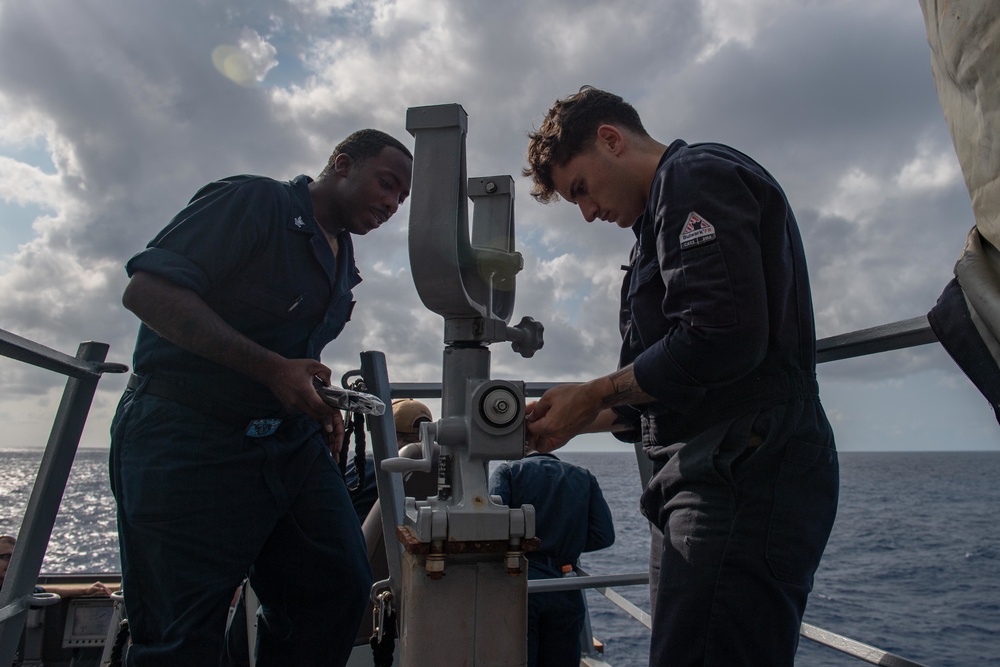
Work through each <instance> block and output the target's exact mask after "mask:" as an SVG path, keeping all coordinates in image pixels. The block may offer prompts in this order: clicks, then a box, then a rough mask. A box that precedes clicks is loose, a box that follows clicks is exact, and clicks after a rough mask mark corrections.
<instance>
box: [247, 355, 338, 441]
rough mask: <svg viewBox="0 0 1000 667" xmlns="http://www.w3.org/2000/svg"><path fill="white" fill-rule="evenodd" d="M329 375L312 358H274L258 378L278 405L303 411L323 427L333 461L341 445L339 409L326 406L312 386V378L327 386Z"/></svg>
mask: <svg viewBox="0 0 1000 667" xmlns="http://www.w3.org/2000/svg"><path fill="white" fill-rule="evenodd" d="M331 376H332V372H331V371H330V369H329V368H327V367H326V366H324V365H323V364H321V363H320V362H318V361H315V360H313V359H285V358H284V357H280V356H278V355H274V358H273V360H272V363H271V365H270V367H269V369H268V372H267V373H266V375H264V376H263V378H262V379H263V380H264V381H265V383H266V384H267V386H268V388H269V389H270V390H271V393H273V394H274V396H275V397H276V398H277V399H278V400H279V401H281V404H282V405H284V406H285V407H286V408H288V409H290V410H292V411H295V412H304V413H305V414H307V415H309V416H310V417H312V418H313V419H315V420H316V421H318V422H319V423H320V424H322V425H323V430H324V432H325V433H326V440H327V445H328V446H329V447H330V452H331V453H332V454H333V455H334V458H337V457H339V456H340V448H341V447H342V446H343V443H344V417H343V414H342V413H341V412H340V410H338V409H337V408H333V407H330V406H329V405H327V404H326V401H324V400H323V399H322V398H320V395H319V394H318V393H316V387H315V386H313V378H319V380H320V382H322V383H323V384H325V385H328V384H330V378H331Z"/></svg>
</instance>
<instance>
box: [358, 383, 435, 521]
mask: <svg viewBox="0 0 1000 667" xmlns="http://www.w3.org/2000/svg"><path fill="white" fill-rule="evenodd" d="M392 421H393V423H394V424H395V426H396V446H397V447H404V446H406V445H408V444H410V443H412V442H420V425H421V424H422V423H424V422H430V421H434V416H433V415H432V414H431V410H430V408H428V407H427V406H426V405H424V404H423V403H421V402H420V401H415V400H413V399H412V398H397V399H396V400H394V401H393V402H392ZM344 480H345V481H346V482H347V488H349V489H353V488H354V487H355V486H356V485H357V483H358V471H357V470H356V469H355V467H354V457H353V456H349V457H348V460H347V472H346V473H345V477H344ZM376 499H378V487H377V486H376V484H375V459H374V458H373V457H372V455H371V453H368V455H367V456H365V484H364V488H363V489H362V490H361V492H360V493H358V494H356V495H354V496H352V498H351V500H352V502H353V503H354V511H355V512H357V515H358V521H360V522H361V523H364V521H365V517H366V516H368V512H370V511H371V508H372V505H374V504H375V500H376Z"/></svg>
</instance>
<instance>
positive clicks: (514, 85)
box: [0, 0, 971, 420]
mask: <svg viewBox="0 0 1000 667" xmlns="http://www.w3.org/2000/svg"><path fill="white" fill-rule="evenodd" d="M227 44H228V45H232V47H233V48H234V49H235V50H236V51H237V52H238V55H239V57H240V58H242V61H241V64H240V67H241V68H243V69H242V72H243V73H242V74H241V75H240V76H237V77H236V78H238V79H241V80H244V81H247V82H250V83H251V85H248V86H240V85H234V84H233V82H232V80H231V79H227V78H225V77H224V76H222V75H220V74H219V72H218V71H217V70H216V67H215V66H214V65H213V63H212V57H211V56H212V50H213V49H214V48H216V47H218V46H219V45H227ZM83 54H85V55H83ZM699 56H701V57H700V58H699ZM886 81H892V82H893V85H892V86H886V85H885V82H886ZM585 83H592V84H595V85H599V86H603V87H606V88H608V89H611V90H614V91H616V92H619V93H620V94H622V95H624V96H625V97H626V98H627V99H629V100H630V101H632V102H633V103H634V104H635V105H636V106H637V108H639V110H640V112H641V113H642V115H643V118H644V121H645V122H646V125H647V127H648V128H649V129H650V131H651V132H652V133H653V134H654V135H655V136H656V137H657V138H658V139H660V140H663V141H670V140H672V139H673V138H676V137H680V138H684V139H687V140H689V141H701V140H718V141H723V142H725V143H730V144H732V145H734V146H736V147H737V148H740V149H741V150H745V151H747V152H748V153H749V154H751V155H752V156H753V157H755V158H756V159H758V160H759V161H760V162H761V163H762V164H764V166H765V167H767V168H768V169H769V170H770V171H772V173H774V174H775V176H776V177H777V178H778V179H779V181H781V182H782V184H783V185H784V187H785V189H786V191H787V193H788V195H789V198H790V200H791V201H792V203H793V206H794V208H795V210H796V213H797V215H798V217H799V221H800V226H801V227H802V232H803V237H804V241H805V244H806V250H807V254H808V260H809V265H810V271H811V275H812V282H813V292H814V301H815V304H816V312H817V325H818V327H819V330H820V332H821V333H822V334H824V335H830V334H834V333H841V332H842V331H845V330H849V329H854V328H859V327H863V326H872V325H875V324H879V323H882V322H884V321H886V320H892V319H903V318H905V317H912V316H914V315H916V314H920V313H923V312H926V311H927V309H928V308H929V307H930V306H931V305H933V301H934V299H935V298H936V296H937V294H938V293H939V292H940V290H941V289H942V288H943V286H944V284H945V283H946V282H947V280H948V278H949V277H950V271H951V266H952V264H953V263H954V258H955V256H957V253H958V251H959V250H960V248H961V244H962V241H963V239H964V234H965V230H967V229H968V227H969V226H971V214H970V213H969V211H970V206H969V204H968V196H967V193H965V191H964V185H963V184H962V183H961V178H960V175H959V174H958V172H957V171H956V164H957V162H956V160H954V158H953V157H952V151H951V145H950V137H949V136H948V132H947V127H946V125H945V123H944V120H943V118H942V116H941V112H940V106H939V104H938V103H937V99H936V95H935V92H934V88H933V82H932V80H931V76H930V68H929V61H928V53H927V45H926V37H925V34H924V32H923V25H922V19H921V16H920V11H919V8H918V7H916V6H915V5H913V4H912V3H909V2H907V3H903V2H902V1H901V0H878V1H874V2H861V1H860V0H856V1H853V2H847V3H833V4H831V3H818V2H806V3H801V2H793V1H792V0H765V1H764V2H750V1H749V0H702V2H701V3H700V4H698V3H686V2H679V1H674V2H652V1H648V2H636V3H631V4H630V5H629V7H628V10H627V11H623V9H622V7H619V6H616V5H609V4H608V3H605V2H598V1H596V0H594V1H583V2H569V1H568V0H556V1H555V2H551V3H527V2H514V3H496V2H489V1H488V0H471V1H470V0H466V1H462V2H460V1H458V0H450V1H442V2H435V3H427V2H418V1H417V0H396V1H391V0H372V1H363V0H355V1H352V2H348V1H346V0H294V1H293V2H292V3H289V4H285V5H274V4H273V3H265V2H260V1H257V0H251V1H250V2H245V3H238V4H229V5H218V4H217V3H202V2H198V1H191V0H179V1H178V2H172V3H159V2H155V1H154V0H135V1H134V2H130V3H126V4H124V5H122V4H118V5H115V6H114V7H111V6H110V5H105V4H101V3H97V4H93V3H91V4H88V5H81V4H80V3H75V2H72V0H38V1H36V2H32V3H15V2H6V3H3V7H2V11H0V198H2V199H3V200H5V201H8V202H11V203H13V204H19V205H22V204H23V205H26V204H33V205H39V206H41V207H42V208H43V211H44V213H45V215H44V216H42V217H39V218H38V219H37V220H36V221H35V225H34V233H35V235H36V236H35V238H34V239H33V240H32V241H31V242H30V243H28V244H26V245H24V246H23V247H22V248H21V249H20V250H18V249H17V248H0V255H6V256H8V260H7V261H6V263H5V264H4V265H3V266H0V312H3V313H4V322H3V327H4V328H6V329H9V330H12V331H14V332H15V333H20V334H25V333H31V334H37V335H38V336H39V337H41V338H43V339H44V342H46V343H47V344H53V345H56V346H58V347H60V348H61V349H64V350H66V349H69V350H72V349H73V348H74V347H75V345H76V343H77V342H78V340H79V339H82V338H93V339H97V340H104V341H106V342H109V343H110V344H111V345H112V352H111V357H112V358H114V359H116V360H120V361H121V360H124V361H127V360H128V358H129V356H130V354H131V346H132V344H133V338H134V335H135V327H136V321H135V318H134V317H132V316H131V315H130V314H128V313H126V312H125V311H124V310H123V309H122V308H121V306H120V295H121V290H122V288H123V287H124V284H125V275H124V271H123V269H122V266H123V264H124V262H125V261H126V260H127V258H128V257H129V256H130V255H131V254H132V253H134V252H136V251H138V250H139V249H140V248H142V247H143V245H144V244H145V243H146V242H147V241H148V240H149V239H150V238H151V237H152V236H153V235H154V234H155V233H156V232H157V231H158V230H159V229H160V228H161V227H162V226H163V225H164V224H166V222H167V221H168V220H169V218H170V216H171V215H173V213H175V212H176V211H177V210H178V209H179V208H180V207H181V206H183V204H184V202H185V201H186V200H187V199H188V198H189V197H190V196H191V195H192V194H193V193H194V191H195V190H196V189H197V188H198V187H199V186H201V185H202V184H204V183H205V182H207V181H209V180H212V179H215V178H219V177H222V176H226V175H229V174H233V173H247V172H251V173H262V174H266V175H271V176H275V177H278V178H290V177H292V176H294V175H296V174H298V173H309V174H312V175H315V174H317V173H318V172H319V170H320V169H321V168H322V166H323V165H324V164H325V162H326V159H327V157H328V155H329V152H330V150H331V149H332V147H333V146H334V145H335V144H336V143H337V141H339V140H340V139H341V138H343V136H344V135H345V134H347V133H348V132H350V131H351V130H354V129H357V128H358V127H381V128H383V129H386V130H387V131H390V132H391V133H393V134H395V135H396V136H398V137H400V138H401V139H402V140H404V142H408V143H409V145H412V140H411V139H410V137H409V136H408V135H407V134H406V132H405V128H404V119H405V111H406V108H407V107H410V106H420V105H427V104H438V103H447V102H458V103H460V104H462V105H463V106H464V107H465V109H466V111H468V113H469V128H470V129H469V136H468V168H469V174H470V175H486V174H505V173H506V174H513V175H515V181H516V184H515V187H516V190H517V201H516V204H515V208H516V214H517V239H518V245H519V247H518V250H520V251H521V252H522V253H523V254H524V257H525V269H524V271H523V272H522V273H521V274H520V275H519V276H518V279H517V285H518V287H517V303H516V306H515V315H514V318H513V321H514V322H516V321H517V320H518V319H520V317H521V316H522V315H530V316H533V317H535V319H537V320H539V321H541V322H542V323H543V324H544V325H545V327H546V329H545V339H546V345H545V347H544V348H543V349H542V350H540V351H539V352H538V353H537V354H536V355H535V357H534V358H533V359H531V360H524V359H522V358H520V357H518V356H517V355H515V354H513V353H512V352H510V351H509V346H506V345H498V346H494V348H495V349H494V354H493V360H494V364H493V368H494V371H495V373H496V374H497V375H498V376H500V375H503V376H505V377H511V378H514V377H524V378H527V379H531V380H554V379H587V378H588V377H593V376H594V375H597V374H603V373H605V372H607V371H609V370H611V369H612V368H613V366H614V364H615V362H616V360H617V348H618V340H617V339H618V332H617V309H618V303H617V301H618V287H619V285H620V280H621V271H620V269H619V266H620V265H621V264H623V263H624V262H625V261H626V258H627V254H628V250H629V247H630V246H631V245H632V242H633V240H634V239H633V238H632V237H631V234H630V233H628V232H622V230H619V229H616V228H613V227H611V226H608V225H601V224H591V225H587V224H583V223H582V222H581V218H580V215H579V212H578V211H577V210H576V209H575V207H572V206H569V205H566V204H555V205H552V206H540V205H538V204H536V203H535V202H533V201H531V199H530V197H529V196H528V194H527V192H528V189H529V184H528V183H527V182H526V181H525V179H523V178H521V177H520V176H518V174H519V170H520V168H521V167H522V166H523V164H524V148H525V144H526V137H525V134H526V133H527V132H528V131H529V130H531V129H532V128H533V127H537V125H538V123H539V122H540V120H541V118H542V115H543V114H544V112H545V110H546V109H547V108H548V106H549V105H550V104H551V103H552V101H553V100H555V99H556V98H557V97H561V96H563V95H566V94H568V93H571V92H573V91H575V90H576V89H577V88H578V87H579V86H580V85H582V84H585ZM32 151H34V152H35V157H37V156H38V155H41V157H42V158H44V159H35V157H29V154H30V153H31V152H32ZM403 216H405V211H403V212H401V213H400V217H398V218H396V219H395V220H394V221H393V222H394V223H396V224H397V226H396V227H394V228H393V227H390V228H389V229H384V230H380V232H379V233H378V234H375V235H372V237H371V238H368V237H366V238H364V239H363V240H360V241H359V243H358V244H357V248H358V257H359V261H360V263H361V270H362V274H363V275H364V277H365V282H363V283H362V285H361V286H360V287H359V289H358V291H357V297H358V301H359V304H358V308H357V311H356V314H355V319H354V321H353V322H352V323H351V324H350V325H349V326H348V327H347V329H346V330H345V332H344V334H343V335H342V337H341V338H340V339H338V340H337V341H335V343H334V344H332V345H331V346H330V347H329V348H328V350H327V353H326V354H325V356H324V360H325V361H327V363H329V364H330V365H331V366H336V368H337V369H338V370H339V371H341V372H343V371H344V370H347V369H349V368H350V367H353V366H354V365H355V364H356V360H357V353H358V351H359V350H361V349H379V348H381V349H385V350H386V351H387V353H389V354H390V355H391V356H390V363H391V364H392V367H391V368H390V373H391V377H392V378H394V379H400V380H408V381H436V380H438V379H439V374H440V359H441V350H442V347H443V341H442V333H443V331H442V330H443V323H442V321H441V318H440V317H439V316H437V315H435V314H433V313H429V312H428V311H427V310H426V309H424V308H423V306H422V304H421V303H420V301H419V298H418V297H417V295H416V290H415V288H414V287H413V285H412V279H411V277H410V272H409V265H408V261H409V260H408V253H407V250H406V234H405V231H404V225H405V222H406V219H405V217H403ZM966 220H967V222H966ZM942 221H946V223H947V224H943V223H942ZM947 363H948V361H947V359H944V360H942V358H941V357H940V356H928V355H926V354H922V353H921V352H920V351H914V352H912V353H909V354H906V355H902V356H900V357H895V358H893V360H892V361H884V360H881V359H875V360H872V361H870V362H869V363H867V364H862V365H859V367H857V368H856V369H855V370H854V372H856V373H860V374H861V375H864V374H866V373H869V374H876V373H881V374H888V375H889V376H890V377H900V376H903V375H905V374H907V373H913V372H916V371H917V370H919V369H920V368H925V367H929V366H935V367H936V366H942V365H944V364H947ZM838 368H840V367H839V366H838ZM845 372H846V371H845ZM18 377H19V378H20V380H19V382H20V384H18V385H17V386H19V387H20V388H21V389H22V390H23V391H22V393H26V394H31V395H42V394H47V393H48V391H49V389H50V388H51V387H52V386H53V385H54V384H55V382H56V381H55V380H53V379H51V378H49V377H48V375H45V374H40V373H27V374H21V375H19V376H18ZM8 386H13V385H8ZM29 387H30V389H29ZM120 388H121V387H120V383H119V384H116V381H115V380H112V381H107V382H105V383H102V393H101V395H102V398H103V399H106V400H104V401H103V402H101V403H99V404H98V407H96V408H95V410H96V412H95V415H94V419H98V420H107V418H108V414H109V412H108V411H109V410H111V409H113V405H114V400H113V399H114V394H115V393H116V392H117V391H119V390H120ZM8 391H9V390H8ZM4 400H6V399H4ZM105 404H106V405H107V406H108V407H107V408H106V409H105V408H103V407H100V406H103V405H105ZM830 407H831V408H834V409H836V406H830ZM842 412H843V414H844V417H843V418H844V419H845V420H849V419H850V418H851V416H850V415H849V414H847V413H846V412H845V411H842Z"/></svg>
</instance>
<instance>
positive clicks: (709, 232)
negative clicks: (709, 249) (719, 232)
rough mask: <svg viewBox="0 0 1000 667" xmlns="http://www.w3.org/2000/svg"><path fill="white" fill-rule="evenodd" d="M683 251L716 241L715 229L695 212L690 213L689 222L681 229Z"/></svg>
mask: <svg viewBox="0 0 1000 667" xmlns="http://www.w3.org/2000/svg"><path fill="white" fill-rule="evenodd" d="M680 240H681V250H684V249H685V248H693V247H694V246H697V245H701V244H702V243H708V242H709V241H714V240H715V227H713V226H712V223H710V222H709V221H708V220H706V219H705V218H703V217H701V216H700V215H698V214H697V213H695V212H694V211H691V212H690V213H688V217H687V221H685V223H684V227H683V229H681V236H680Z"/></svg>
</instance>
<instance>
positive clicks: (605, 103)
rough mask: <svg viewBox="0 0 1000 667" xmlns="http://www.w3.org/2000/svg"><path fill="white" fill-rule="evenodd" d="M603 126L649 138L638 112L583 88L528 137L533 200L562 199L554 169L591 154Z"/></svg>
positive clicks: (616, 99) (558, 102)
mask: <svg viewBox="0 0 1000 667" xmlns="http://www.w3.org/2000/svg"><path fill="white" fill-rule="evenodd" d="M601 125H614V126H616V127H618V128H619V129H622V130H628V131H631V132H634V133H636V134H638V135H640V136H649V134H648V133H647V132H646V128H644V127H643V126H642V120H640V119H639V114H638V112H637V111H636V110H635V108H634V107H633V106H632V105H631V104H629V103H628V102H626V101H625V100H623V99H622V98H621V97H619V96H618V95H615V94H614V93H609V92H607V91H604V90H601V89H599V88H594V87H593V86H582V87H581V88H580V90H579V91H578V92H576V93H574V94H573V95H570V96H569V97H567V98H565V99H562V100H556V103H555V104H553V105H552V108H551V109H549V112H548V113H547V114H546V115H545V120H543V121H542V127H541V128H540V129H539V130H538V131H537V132H529V133H528V139H529V142H528V166H527V167H525V168H524V169H522V170H521V174H522V175H523V176H529V177H531V179H532V180H533V181H534V184H533V186H532V188H531V196H532V197H534V198H535V199H536V200H538V201H540V202H542V203H543V204H547V203H549V202H550V201H554V200H557V199H558V198H559V193H557V192H556V189H555V185H554V184H553V182H552V168H553V167H561V166H563V165H565V164H566V163H567V162H569V161H570V160H572V159H573V158H574V157H576V156H577V155H579V154H580V153H583V152H585V151H587V150H590V149H591V148H592V147H593V145H594V140H595V134H596V132H597V128H598V127H600V126H601Z"/></svg>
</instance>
